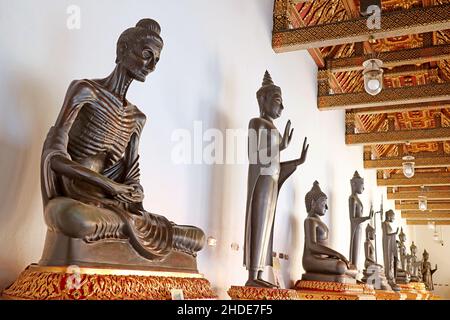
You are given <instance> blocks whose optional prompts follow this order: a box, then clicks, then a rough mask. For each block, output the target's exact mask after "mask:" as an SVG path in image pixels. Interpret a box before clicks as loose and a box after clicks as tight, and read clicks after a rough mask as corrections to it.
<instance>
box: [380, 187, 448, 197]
mask: <svg viewBox="0 0 450 320" xmlns="http://www.w3.org/2000/svg"><path fill="white" fill-rule="evenodd" d="M404 189H406V188H404ZM412 190H414V191H412ZM419 196H425V197H427V199H428V200H448V199H450V188H448V189H447V190H445V189H442V188H441V190H439V189H433V188H432V187H429V188H428V190H427V191H426V192H424V191H423V190H422V189H421V188H419V187H417V188H409V189H406V190H403V188H400V190H398V189H397V190H395V192H394V190H393V188H388V192H387V198H388V199H389V200H417V199H418V198H419Z"/></svg>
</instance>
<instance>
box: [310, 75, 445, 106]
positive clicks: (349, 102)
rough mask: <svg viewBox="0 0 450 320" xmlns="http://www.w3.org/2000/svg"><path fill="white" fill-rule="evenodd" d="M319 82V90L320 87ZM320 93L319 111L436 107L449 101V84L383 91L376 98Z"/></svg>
mask: <svg viewBox="0 0 450 320" xmlns="http://www.w3.org/2000/svg"><path fill="white" fill-rule="evenodd" d="M320 81H321V80H319V88H321V86H322V84H321V83H320ZM325 81H328V80H325ZM324 86H325V85H324ZM326 86H328V84H326ZM321 91H322V90H320V89H319V96H318V98H317V105H318V107H319V110H338V109H355V108H371V107H380V106H391V105H405V104H410V103H426V102H434V103H436V105H438V104H439V103H440V102H442V101H447V100H450V83H439V84H427V85H421V86H412V87H401V88H393V89H384V90H383V91H381V92H380V93H379V94H377V95H376V96H371V95H369V94H367V93H366V92H352V93H341V94H330V93H322V92H321Z"/></svg>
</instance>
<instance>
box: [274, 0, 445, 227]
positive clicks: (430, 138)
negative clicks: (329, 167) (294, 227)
mask: <svg viewBox="0 0 450 320" xmlns="http://www.w3.org/2000/svg"><path fill="white" fill-rule="evenodd" d="M360 10H361V8H360V1H359V0H313V1H309V0H308V1H303V0H275V5H274V25H273V38H272V45H273V48H274V50H275V51H276V52H286V51H292V50H299V49H307V50H308V52H309V53H310V54H311V56H312V57H313V59H314V61H315V62H316V64H317V66H318V69H319V70H318V73H317V75H318V94H317V101H318V102H317V106H318V109H319V110H323V111H327V110H345V141H346V143H347V144H349V145H360V146H361V145H362V146H364V152H363V160H364V167H365V168H367V169H376V170H377V178H378V179H377V182H378V184H379V185H381V186H387V187H388V198H389V199H392V200H401V201H402V203H401V205H406V204H408V203H406V202H404V201H405V200H408V201H416V202H417V200H418V197H419V196H420V195H422V194H423V193H424V189H423V188H421V187H425V189H426V190H427V191H426V194H427V197H428V199H429V200H431V201H429V203H430V204H432V203H433V201H435V200H448V201H447V202H448V203H450V176H449V173H448V172H447V169H449V168H450V0H385V1H381V28H380V29H369V28H368V27H367V24H366V23H367V18H366V17H362V15H361V13H360ZM370 58H378V59H380V60H382V61H383V70H384V88H383V90H382V91H381V93H379V94H378V95H376V96H371V95H369V94H368V93H366V92H365V91H364V83H363V81H364V77H363V74H362V71H363V66H362V64H363V62H364V61H366V60H368V59H370ZM405 155H413V156H414V158H415V160H414V162H415V168H416V174H415V176H414V177H413V178H410V179H408V178H406V177H405V176H404V175H403V174H402V166H403V162H404V161H403V159H402V158H403V156H405ZM383 177H385V178H383ZM392 187H395V188H392ZM393 189H395V191H394V190H393ZM433 205H434V204H433ZM449 211H450V210H449ZM408 219H410V218H408ZM411 219H414V217H412V218H411Z"/></svg>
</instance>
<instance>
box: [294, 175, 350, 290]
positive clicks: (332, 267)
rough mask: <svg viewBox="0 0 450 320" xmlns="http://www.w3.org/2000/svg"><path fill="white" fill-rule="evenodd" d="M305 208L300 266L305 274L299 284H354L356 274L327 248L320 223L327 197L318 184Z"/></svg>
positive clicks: (345, 262) (326, 238) (310, 194)
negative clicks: (304, 282)
mask: <svg viewBox="0 0 450 320" xmlns="http://www.w3.org/2000/svg"><path fill="white" fill-rule="evenodd" d="M305 205H306V211H307V212H308V217H307V218H306V219H305V223H304V226H305V248H304V250H303V259H302V263H303V269H305V271H306V273H304V274H303V275H302V280H312V281H331V282H341V283H356V280H355V277H356V275H357V273H358V271H357V270H356V269H354V268H353V266H350V262H349V261H348V260H347V258H346V257H345V256H344V255H342V254H341V253H339V252H337V251H335V250H333V249H332V248H330V247H329V244H328V227H327V226H326V224H325V223H323V222H322V220H321V219H320V217H322V216H324V215H325V212H326V211H327V210H328V206H327V195H326V194H325V193H323V192H322V190H321V189H320V186H319V183H318V182H317V181H315V182H314V184H313V187H312V188H311V190H310V191H309V192H308V193H307V194H306V196H305Z"/></svg>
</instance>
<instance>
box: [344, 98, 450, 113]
mask: <svg viewBox="0 0 450 320" xmlns="http://www.w3.org/2000/svg"><path fill="white" fill-rule="evenodd" d="M444 108H450V100H444V101H439V103H436V102H422V103H411V104H397V105H390V106H385V105H384V106H382V107H372V108H356V109H352V112H353V113H354V114H355V115H361V114H365V115H373V114H381V113H397V112H408V111H414V110H429V109H444Z"/></svg>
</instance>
